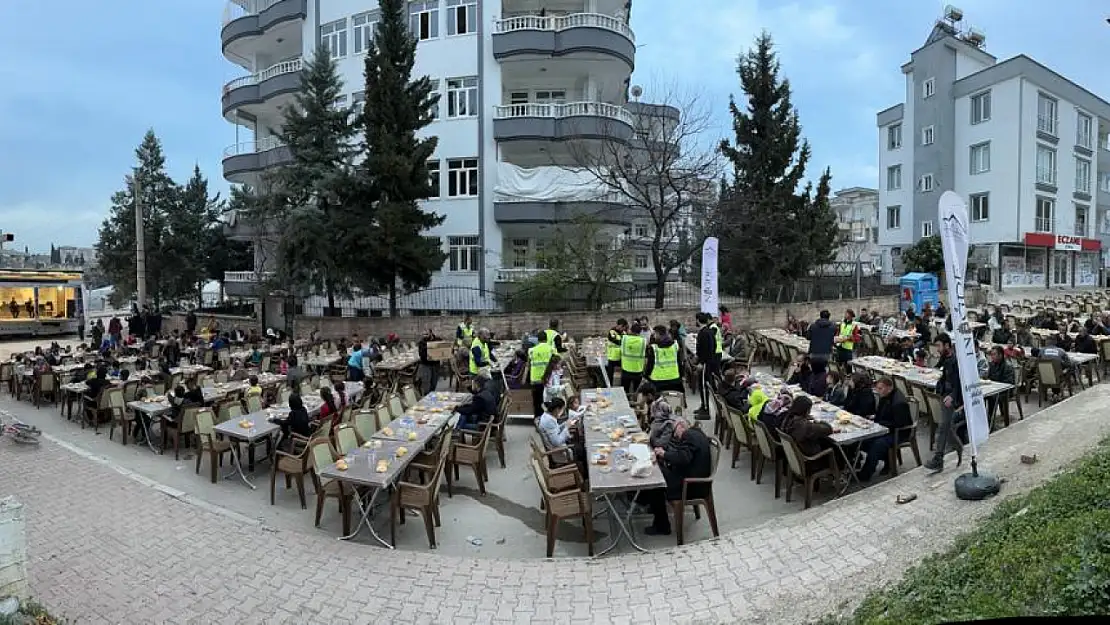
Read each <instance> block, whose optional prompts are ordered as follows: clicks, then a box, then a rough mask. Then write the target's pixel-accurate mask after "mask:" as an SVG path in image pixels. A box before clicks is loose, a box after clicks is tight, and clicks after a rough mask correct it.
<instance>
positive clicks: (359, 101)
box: [351, 91, 366, 115]
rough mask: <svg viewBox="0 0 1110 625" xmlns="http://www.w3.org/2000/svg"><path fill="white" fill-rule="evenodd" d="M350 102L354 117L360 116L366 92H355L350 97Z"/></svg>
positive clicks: (364, 103) (364, 104)
mask: <svg viewBox="0 0 1110 625" xmlns="http://www.w3.org/2000/svg"><path fill="white" fill-rule="evenodd" d="M351 100H352V106H353V108H354V112H355V115H362V109H363V107H364V106H366V92H365V91H356V92H355V93H354V95H352V96H351Z"/></svg>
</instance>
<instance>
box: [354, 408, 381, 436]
mask: <svg viewBox="0 0 1110 625" xmlns="http://www.w3.org/2000/svg"><path fill="white" fill-rule="evenodd" d="M354 426H355V431H356V432H357V433H358V435H359V436H360V437H362V440H364V441H366V440H370V437H371V436H373V435H374V433H375V432H377V431H378V423H377V417H376V416H375V415H374V413H373V412H366V411H364V410H360V411H359V412H356V413H355V416H354Z"/></svg>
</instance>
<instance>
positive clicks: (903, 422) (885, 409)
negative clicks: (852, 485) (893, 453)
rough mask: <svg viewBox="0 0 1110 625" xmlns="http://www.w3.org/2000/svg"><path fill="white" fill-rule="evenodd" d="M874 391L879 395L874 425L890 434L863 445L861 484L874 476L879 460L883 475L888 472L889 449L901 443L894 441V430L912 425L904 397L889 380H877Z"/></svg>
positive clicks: (911, 416) (911, 417)
mask: <svg viewBox="0 0 1110 625" xmlns="http://www.w3.org/2000/svg"><path fill="white" fill-rule="evenodd" d="M875 390H876V391H877V392H878V393H879V405H878V406H877V407H876V408H875V417H874V419H875V423H878V424H879V425H882V426H885V427H886V428H887V429H888V430H890V432H889V433H888V434H886V435H885V436H881V437H879V438H873V439H871V440H869V441H867V442H865V443H864V444H863V452H864V453H866V454H867V458H866V459H865V460H864V461H863V468H862V469H860V471H859V479H860V481H863V482H867V481H869V480H870V479H871V476H873V475H874V474H875V469H876V468H877V467H878V466H879V461H880V460H882V461H883V463H884V466H883V473H888V472H890V469H891V467H889V466H885V464H886V461H887V454H888V453H889V452H890V448H891V447H894V446H895V445H896V444H898V443H901V442H903V441H902V440H895V438H894V437H895V430H898V429H900V428H908V427H910V426H911V425H913V415H911V414H910V405H909V403H907V402H906V396H905V395H903V394H902V391H899V390H898V389H896V388H894V382H893V381H892V380H891V379H890V378H879V380H878V381H877V382H875ZM903 436H905V433H903Z"/></svg>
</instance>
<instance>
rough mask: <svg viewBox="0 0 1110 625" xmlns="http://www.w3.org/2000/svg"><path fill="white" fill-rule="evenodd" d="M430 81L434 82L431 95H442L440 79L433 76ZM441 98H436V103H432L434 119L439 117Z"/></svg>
mask: <svg viewBox="0 0 1110 625" xmlns="http://www.w3.org/2000/svg"><path fill="white" fill-rule="evenodd" d="M429 82H431V83H432V91H431V92H430V93H429V95H438V96H442V95H443V94H441V93H440V92H439V81H438V80H436V79H434V78H432V79H430V81H429ZM441 99H442V97H440V98H436V101H435V104H433V105H432V108H431V113H432V119H439V101H440V100H441Z"/></svg>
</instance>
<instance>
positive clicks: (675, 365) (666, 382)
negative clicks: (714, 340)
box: [644, 325, 686, 394]
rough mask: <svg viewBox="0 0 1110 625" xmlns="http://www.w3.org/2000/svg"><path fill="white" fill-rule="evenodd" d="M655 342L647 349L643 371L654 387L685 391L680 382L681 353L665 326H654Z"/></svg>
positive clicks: (663, 389)
mask: <svg viewBox="0 0 1110 625" xmlns="http://www.w3.org/2000/svg"><path fill="white" fill-rule="evenodd" d="M654 339H655V342H654V344H652V345H651V349H649V350H648V351H647V359H646V361H645V363H644V371H645V374H646V375H647V379H648V380H651V383H652V384H653V385H655V388H656V389H657V390H658V391H659V392H660V393H662V392H663V391H678V392H679V393H683V394H685V393H686V387H685V386H683V384H682V365H681V358H682V357H681V353H680V350H679V348H678V344H677V343H675V340H674V338H673V337H671V335H670V332H669V331H668V330H667V328H666V326H661V325H660V326H655V337H654Z"/></svg>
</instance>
